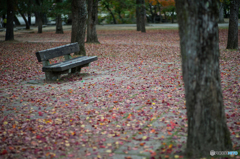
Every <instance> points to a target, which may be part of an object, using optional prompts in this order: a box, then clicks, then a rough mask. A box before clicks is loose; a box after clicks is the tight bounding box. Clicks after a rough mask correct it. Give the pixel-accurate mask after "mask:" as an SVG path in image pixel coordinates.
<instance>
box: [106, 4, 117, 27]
mask: <svg viewBox="0 0 240 159" xmlns="http://www.w3.org/2000/svg"><path fill="white" fill-rule="evenodd" d="M104 4H105V7H106V8H107V10H108V11H109V13H110V14H111V16H112V18H113V23H114V24H117V21H116V18H115V16H114V14H113V12H112V10H111V9H110V8H109V5H108V4H107V3H104Z"/></svg>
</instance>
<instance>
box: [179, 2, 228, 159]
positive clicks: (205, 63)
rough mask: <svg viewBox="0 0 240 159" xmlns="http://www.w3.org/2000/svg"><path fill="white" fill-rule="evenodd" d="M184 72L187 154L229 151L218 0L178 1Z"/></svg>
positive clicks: (194, 155) (196, 154)
mask: <svg viewBox="0 0 240 159" xmlns="http://www.w3.org/2000/svg"><path fill="white" fill-rule="evenodd" d="M176 9H177V16H178V23H179V35H180V46H181V57H182V74H183V81H184V87H185V98H186V108H187V118H188V137H187V147H186V151H185V153H186V155H187V156H190V158H200V157H206V156H209V152H210V151H211V150H217V151H227V150H228V151H230V150H232V142H231V138H230V132H229V130H228V127H227V124H226V118H225V111H224V104H223V95H222V89H221V79H220V77H221V76H220V73H219V37H218V16H219V12H218V1H216V0H201V1H195V0H177V1H176Z"/></svg>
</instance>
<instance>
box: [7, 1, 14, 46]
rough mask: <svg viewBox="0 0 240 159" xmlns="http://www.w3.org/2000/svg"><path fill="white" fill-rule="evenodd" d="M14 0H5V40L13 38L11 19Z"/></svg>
mask: <svg viewBox="0 0 240 159" xmlns="http://www.w3.org/2000/svg"><path fill="white" fill-rule="evenodd" d="M14 4H15V3H14V0H8V1H7V26H6V35H5V41H8V40H14V34H13V19H14Z"/></svg>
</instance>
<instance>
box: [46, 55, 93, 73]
mask: <svg viewBox="0 0 240 159" xmlns="http://www.w3.org/2000/svg"><path fill="white" fill-rule="evenodd" d="M96 60H97V56H91V57H88V56H81V57H77V58H74V59H70V60H66V61H63V62H60V63H57V64H52V65H49V66H44V67H43V68H42V71H43V72H48V71H49V72H50V71H53V72H54V71H56V72H59V71H65V70H67V69H70V68H74V67H77V66H82V65H85V64H88V63H90V62H92V61H96Z"/></svg>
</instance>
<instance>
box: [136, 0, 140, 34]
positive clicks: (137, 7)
mask: <svg viewBox="0 0 240 159" xmlns="http://www.w3.org/2000/svg"><path fill="white" fill-rule="evenodd" d="M140 6H141V0H136V20H137V31H141V14H140V10H141V7H140Z"/></svg>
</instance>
